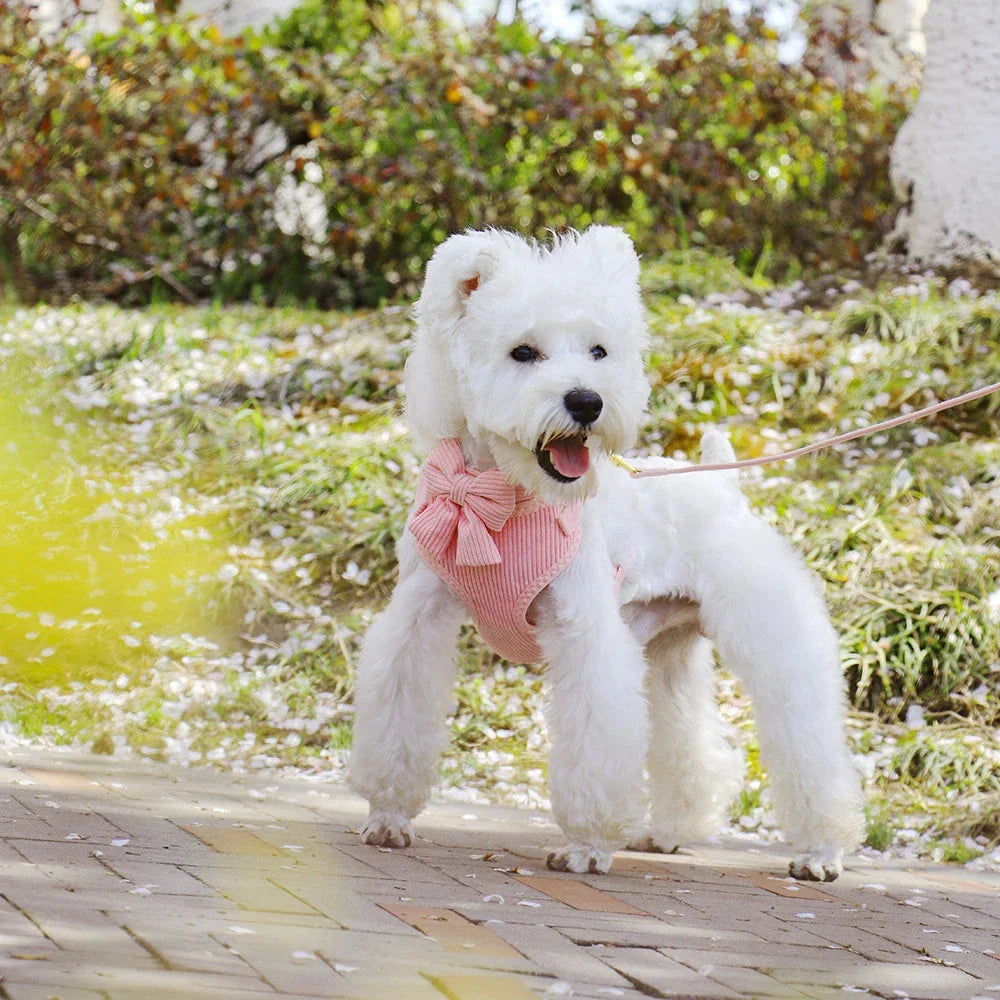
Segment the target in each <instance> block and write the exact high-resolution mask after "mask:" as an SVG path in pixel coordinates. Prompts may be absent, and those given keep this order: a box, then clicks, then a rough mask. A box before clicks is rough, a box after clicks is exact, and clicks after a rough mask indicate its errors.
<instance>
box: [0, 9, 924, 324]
mask: <svg viewBox="0 0 1000 1000" xmlns="http://www.w3.org/2000/svg"><path fill="white" fill-rule="evenodd" d="M313 6H315V3H313ZM323 9H327V10H334V9H335V10H336V12H337V16H336V17H333V16H332V15H331V17H329V18H327V20H325V21H319V22H316V21H314V20H312V19H311V17H310V16H308V14H309V11H308V10H305V11H304V12H303V11H300V12H297V13H293V14H292V15H291V16H290V17H289V18H288V19H286V20H285V21H284V22H282V23H280V24H278V25H277V27H275V28H274V29H271V30H270V31H268V32H265V33H261V34H257V35H255V34H253V33H248V34H246V35H245V36H243V37H238V38H223V37H221V36H220V35H219V33H218V32H217V31H215V29H213V28H211V27H204V26H199V25H198V24H197V23H195V22H193V21H191V20H185V19H183V18H178V17H173V18H170V17H165V16H163V15H158V16H157V17H152V16H150V17H139V18H138V20H136V21H134V22H130V23H129V24H128V25H127V26H126V27H125V28H124V29H123V30H122V31H121V32H120V33H118V34H116V35H114V36H104V37H101V36H98V37H95V38H93V39H91V40H90V41H89V42H88V44H87V47H86V50H82V49H80V48H73V47H71V46H68V45H67V44H65V42H64V41H63V42H60V41H57V42H54V43H52V44H48V43H46V42H45V41H43V40H42V39H41V38H40V37H39V35H38V34H37V31H36V30H35V29H34V27H33V25H32V23H31V22H30V20H29V19H27V18H26V17H25V16H24V14H23V13H21V12H20V8H18V10H14V9H13V8H11V7H9V6H5V5H4V4H3V3H2V0H0V121H2V122H3V125H2V132H0V275H2V274H3V273H4V270H3V268H4V267H5V268H6V273H7V274H8V275H9V276H10V277H11V278H13V279H14V280H16V282H17V284H18V285H19V290H20V291H21V293H22V294H24V295H49V296H53V295H58V294H60V293H61V294H66V293H70V292H77V291H80V292H85V293H89V294H104V295H112V296H119V297H125V298H127V299H132V300H139V301H141V300H144V299H147V298H148V297H149V296H150V295H151V294H153V292H154V290H155V289H159V290H160V291H161V292H165V293H167V294H169V295H171V296H182V297H188V298H195V297H203V296H206V295H212V296H215V297H217V298H222V299H231V298H243V297H257V298H262V299H264V300H267V301H274V300H281V299H283V298H306V299H311V300H313V301H316V302H318V303H320V304H324V305H333V304H338V305H354V304H371V303H375V302H378V301H380V300H381V299H383V298H385V297H388V296H392V295H394V294H397V293H405V294H412V293H413V291H414V289H415V287H416V283H417V281H418V280H419V276H420V273H421V270H422V266H423V262H424V261H425V260H426V258H427V256H428V255H429V254H430V252H431V251H432V250H433V248H434V246H435V245H436V244H437V243H438V242H439V241H440V240H442V239H443V238H444V237H445V236H447V235H448V234H449V233H451V232H455V231H457V230H461V229H463V228H466V227H481V226H487V225H496V226H509V227H513V228H517V229H519V230H522V231H527V232H531V233H536V234H538V235H540V236H541V235H544V232H545V230H546V229H548V228H550V227H551V228H558V227H561V226H578V227H582V226H585V225H587V224H589V223H591V222H612V223H617V224H621V225H624V226H625V227H626V228H627V229H628V230H629V231H630V232H631V234H632V235H633V237H634V238H635V239H636V241H637V243H638V244H639V247H640V249H641V250H643V251H645V252H655V251H659V250H663V249H667V248H670V247H676V246H688V245H691V244H704V245H707V246H710V247H715V248H719V249H721V250H724V251H726V252H728V253H730V254H732V255H733V256H734V257H735V258H736V260H737V261H738V263H739V264H740V265H741V266H742V267H744V268H745V269H747V270H751V269H753V268H759V269H762V270H770V271H771V272H772V273H781V274H786V273H788V272H789V271H790V270H802V269H806V270H817V269H820V270H822V269H827V268H830V267H837V266H841V265H844V264H846V263H853V262H856V261H858V260H859V259H860V258H861V257H862V256H863V255H864V254H865V253H866V252H868V251H870V250H872V249H873V248H875V247H876V246H877V245H878V243H879V241H880V240H881V238H882V237H883V235H884V234H885V233H886V231H887V229H888V227H889V225H890V223H891V216H892V212H893V205H892V197H891V192H890V187H889V182H888V170H887V166H888V154H889V149H890V147H891V143H892V139H893V137H894V134H895V130H896V128H897V126H898V124H899V123H900V121H901V119H902V117H903V113H904V110H905V101H904V98H903V96H902V95H899V94H893V93H883V94H879V93H876V92H875V91H871V92H868V91H858V90H853V91H840V90H838V89H837V88H836V87H834V85H833V84H832V83H830V82H829V81H825V80H823V79H820V78H817V77H815V76H813V75H812V74H811V73H810V72H809V71H808V70H807V69H805V68H804V67H801V66H797V67H785V66H782V65H781V64H780V62H779V61H778V58H777V54H776V40H775V38H774V37H773V34H772V33H771V32H770V31H769V30H768V29H767V28H766V27H765V25H764V23H763V21H762V20H761V19H759V18H758V17H756V16H750V17H748V18H746V19H744V20H742V21H737V20H734V19H733V17H732V16H731V15H729V14H728V13H727V12H725V11H724V10H709V11H706V12H703V13H701V14H699V15H697V16H696V17H694V18H693V19H691V20H689V21H688V22H686V23H685V24H683V25H682V24H669V25H666V26H655V25H652V24H649V23H647V24H640V25H637V26H635V27H634V28H633V29H631V30H630V31H628V32H626V31H624V30H617V29H616V30H611V29H610V28H608V27H607V26H606V25H601V24H597V25H595V26H593V29H592V30H591V31H590V32H589V34H588V35H586V36H585V37H584V38H582V39H578V40H559V39H555V40H544V39H543V38H542V37H541V36H540V34H539V32H538V31H537V30H535V29H534V28H532V27H530V26H529V25H527V24H526V23H524V22H516V23H514V24H512V25H500V24H497V23H495V22H492V21H488V22H487V23H486V24H484V25H483V26H481V27H476V28H472V29H459V28H456V27H455V21H454V19H449V18H446V17H444V16H441V15H440V14H438V13H434V12H433V11H430V12H429V10H428V8H427V7H426V5H424V6H421V7H415V6H411V5H410V3H409V2H407V0H400V2H397V3H393V2H390V0H385V2H383V3H380V4H371V5H368V4H354V3H345V4H341V5H337V6H336V8H331V7H330V6H329V5H323Z"/></svg>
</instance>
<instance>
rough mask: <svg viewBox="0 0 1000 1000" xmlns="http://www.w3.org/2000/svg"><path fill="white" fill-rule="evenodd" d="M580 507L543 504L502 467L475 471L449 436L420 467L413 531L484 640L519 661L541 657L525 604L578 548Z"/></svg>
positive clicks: (430, 562)
mask: <svg viewBox="0 0 1000 1000" xmlns="http://www.w3.org/2000/svg"><path fill="white" fill-rule="evenodd" d="M582 507H583V505H582V504H569V505H559V506H550V505H548V504H544V503H542V502H541V501H540V500H538V499H537V498H536V497H533V496H531V495H530V494H528V493H527V492H526V491H525V490H524V489H523V488H522V487H520V486H512V485H511V484H510V483H508V482H507V480H506V479H505V478H504V476H503V473H501V472H500V470H499V469H490V470H488V471H487V472H475V471H473V470H470V469H469V468H468V467H467V466H466V464H465V456H464V455H463V454H462V446H461V444H460V443H459V442H458V440H456V439H455V438H448V439H446V440H444V441H442V442H441V443H440V444H439V445H438V446H437V447H436V448H435V449H434V450H433V451H432V452H431V453H430V455H429V456H428V457H427V461H426V462H425V463H424V467H423V469H422V470H421V472H420V478H419V479H418V481H417V498H416V504H415V505H414V508H413V514H412V516H411V517H410V522H409V529H410V532H411V533H412V534H413V537H414V539H415V540H416V543H417V548H418V550H419V551H420V554H421V556H422V557H423V559H424V561H425V562H426V563H427V565H428V566H430V567H431V569H433V570H434V572H435V573H437V574H438V576H440V577H441V579H442V580H444V582H445V583H446V584H447V585H448V587H449V588H450V590H451V592H452V593H453V594H454V595H455V596H456V597H457V598H458V599H459V600H460V601H462V603H463V604H465V606H466V607H467V608H468V610H469V613H470V614H471V615H472V618H473V621H475V623H476V627H477V628H478V629H479V634H480V635H481V636H482V637H483V640H484V641H485V642H486V643H487V645H489V646H490V648H491V649H494V650H495V651H496V652H498V653H499V654H500V655H501V656H502V657H504V658H505V659H507V660H511V661H512V662H514V663H537V662H538V661H539V660H541V658H542V651H541V649H539V646H538V642H537V640H536V639H535V630H534V628H533V627H532V625H531V623H530V622H529V621H528V619H527V611H528V607H529V606H530V604H531V602H532V601H533V600H534V599H535V598H536V597H537V596H538V594H539V593H541V591H542V590H543V589H544V588H545V587H546V586H548V584H549V583H551V582H552V581H553V580H554V579H555V578H556V577H557V576H558V575H559V574H560V573H561V572H562V571H563V570H564V569H565V568H566V567H567V566H568V565H569V563H570V561H571V560H572V558H573V556H574V555H576V552H577V550H578V549H579V548H580V534H581V529H580V512H581V510H582Z"/></svg>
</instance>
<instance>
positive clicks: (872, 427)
mask: <svg viewBox="0 0 1000 1000" xmlns="http://www.w3.org/2000/svg"><path fill="white" fill-rule="evenodd" d="M994 392H1000V382H993V383H992V384H991V385H984V386H983V387H982V388H981V389H973V390H972V391H971V392H965V393H963V394H962V395H961V396H955V397H953V398H952V399H945V400H942V401H941V402H940V403H934V404H933V405H932V406H925V407H924V408H923V409H922V410H914V411H913V412H912V413H904V414H903V415H902V416H899V417H893V418H892V419H891V420H883V421H882V422H881V423H878V424H869V425H868V426H866V427H858V428H855V430H853V431H847V432H846V433H844V434H838V435H837V436H836V437H832V438H824V439H823V440H822V441H814V442H813V443H812V444H808V445H806V446H805V447H803V448H796V449H795V450H794V451H783V452H781V454H779V455H762V456H761V457H760V458H745V459H743V460H742V461H739V462H723V463H718V464H715V465H678V466H673V467H671V468H660V469H638V468H636V467H635V466H634V465H630V464H629V463H628V462H626V461H625V459H623V458H622V457H621V456H620V455H612V456H611V459H612V461H613V462H614V463H615V464H616V465H620V466H621V467H622V468H623V469H627V470H628V472H629V474H630V475H631V476H632V477H633V478H634V479H647V478H649V477H650V476H683V475H686V474H687V473H689V472H726V471H728V470H730V469H749V468H750V467H751V466H755V465H770V464H771V463H772V462H787V461H788V460H789V459H792V458H800V457H801V456H803V455H810V454H812V453H813V452H814V451H822V450H823V449H824V448H832V447H833V446H834V445H837V444H843V443H844V442H845V441H854V440H856V439H857V438H862V437H868V436H869V435H871V434H878V432H879V431H887V430H889V429H890V428H892V427H899V426H900V424H909V423H913V422H914V421H915V420H922V419H923V418H924V417H929V416H931V414H933V413H940V412H941V411H942V410H949V409H951V408H952V407H953V406H961V405H962V404H963V403H971V402H972V401H973V400H974V399H980V398H981V397H983V396H989V395H990V394H991V393H994Z"/></svg>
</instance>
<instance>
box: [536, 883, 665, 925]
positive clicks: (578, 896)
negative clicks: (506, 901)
mask: <svg viewBox="0 0 1000 1000" xmlns="http://www.w3.org/2000/svg"><path fill="white" fill-rule="evenodd" d="M516 878H517V880H518V882H521V883H523V884H524V885H526V886H529V887H530V888H532V889H537V890H538V891H539V892H544V893H545V895H546V896H549V897H551V898H552V899H557V900H559V902H561V903H565V904H566V905H567V906H572V907H573V909H574V910H588V911H591V912H595V911H596V912H598V913H634V914H638V915H640V916H646V915H647V912H646V911H645V910H641V909H640V908H639V907H638V906H633V905H632V904H631V903H627V902H625V901H624V900H622V899H617V898H616V897H615V896H612V895H611V894H610V893H607V892H601V891H600V890H599V889H595V888H593V887H592V886H589V885H587V884H586V883H585V882H580V881H577V880H576V879H573V878H555V877H549V876H540V875H533V876H530V877H528V876H523V875H518V876H516Z"/></svg>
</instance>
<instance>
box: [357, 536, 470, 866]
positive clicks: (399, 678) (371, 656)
mask: <svg viewBox="0 0 1000 1000" xmlns="http://www.w3.org/2000/svg"><path fill="white" fill-rule="evenodd" d="M399 555H400V569H399V573H400V579H399V583H398V584H397V586H396V590H395V592H394V593H393V595H392V600H391V601H390V602H389V605H388V607H386V609H385V611H383V612H382V614H381V615H380V616H379V618H378V619H376V621H375V623H374V624H373V625H372V626H371V628H370V629H369V631H368V634H367V635H366V636H365V640H364V644H363V647H362V651H361V658H360V662H359V665H358V674H357V680H356V684H355V696H354V706H355V709H354V750H353V753H352V755H351V765H350V777H351V785H352V786H353V787H354V789H355V790H356V791H357V792H359V793H360V794H361V795H363V796H364V797H365V798H366V799H368V802H369V805H370V807H371V814H370V815H369V817H368V821H367V822H366V823H365V825H364V827H362V830H361V839H362V841H363V842H364V843H366V844H375V845H379V846H389V847H407V846H409V844H410V842H411V840H412V837H413V828H412V825H411V820H412V819H413V817H414V816H416V815H417V813H419V812H420V810H421V809H422V808H423V807H424V805H425V803H426V802H427V798H428V796H429V795H430V790H431V786H432V784H433V781H434V766H435V763H436V761H437V758H438V756H439V754H440V753H441V750H442V749H443V748H444V745H445V743H446V740H447V733H446V730H445V725H444V723H445V717H446V715H447V711H448V706H449V704H450V699H451V697H452V687H453V684H454V678H455V670H454V651H455V639H456V635H457V632H458V628H459V625H460V624H461V622H462V619H463V618H464V617H465V609H464V608H463V606H462V605H461V604H460V603H459V601H458V600H457V599H456V598H455V597H454V595H452V593H451V592H450V591H449V590H448V588H447V587H446V586H445V584H444V583H443V582H442V581H441V580H440V579H439V578H438V576H437V575H436V574H435V573H434V572H433V571H432V570H431V569H430V568H428V567H427V566H426V565H425V564H424V562H423V561H422V560H421V559H420V557H419V555H417V553H416V551H415V549H414V546H413V544H412V542H411V541H410V540H409V536H408V535H405V536H404V537H403V538H402V539H400V543H399Z"/></svg>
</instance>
